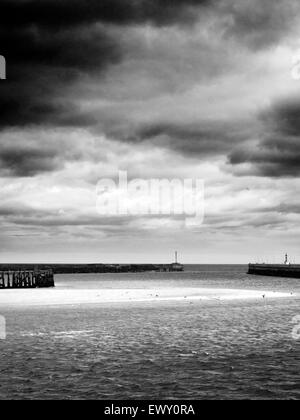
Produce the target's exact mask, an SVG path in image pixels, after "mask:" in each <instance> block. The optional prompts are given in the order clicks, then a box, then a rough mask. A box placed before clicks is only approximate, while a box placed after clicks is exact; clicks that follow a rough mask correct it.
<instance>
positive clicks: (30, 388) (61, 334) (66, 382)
mask: <svg viewBox="0 0 300 420" xmlns="http://www.w3.org/2000/svg"><path fill="white" fill-rule="evenodd" d="M188 270H189V271H186V272H185V273H178V274H173V273H147V274H136V275H133V274H127V275H126V274H125V275H123V274H120V275H110V274H106V275H80V276H79V275H77V276H58V277H57V279H56V283H57V287H58V288H62V289H74V288H76V289H78V288H80V289H86V288H89V289H93V288H94V289H96V288H99V287H100V288H106V289H109V288H117V289H119V288H122V289H124V288H134V289H136V288H149V289H153V288H157V289H159V288H162V287H163V288H166V287H170V288H172V287H193V288H194V287H216V288H217V287H220V288H223V287H228V288H240V289H261V290H263V289H266V290H272V291H284V292H294V293H300V280H295V279H275V278H268V277H250V276H247V275H245V270H246V268H245V267H243V266H223V267H220V266H202V267H189V268H188ZM4 292H5V291H4ZM1 293H2V292H1ZM16 293H17V291H16ZM299 304H300V301H299V299H298V298H291V299H290V298H287V299H280V300H269V301H267V302H264V301H263V299H262V300H261V301H235V302H219V301H213V302H200V301H199V302H198V301H194V302H193V303H191V302H186V301H185V302H147V303H145V302H144V303H133V302H130V303H122V304H120V303H119V304H102V305H97V306H95V305H94V306H93V305H85V306H83V305H79V306H59V307H48V308H39V307H35V308H26V309H25V308H24V309H20V308H19V309H15V310H12V309H9V308H0V314H1V315H3V316H5V317H6V320H7V330H8V331H7V332H8V336H7V340H5V341H4V340H0V350H1V353H2V354H1V359H0V375H1V378H0V399H7V398H9V399H19V398H22V399H45V398H46V399H47V398H49V399H50V398H61V399H74V398H76V399H94V398H97V399H130V398H136V399H154V398H160V399H165V398H170V399H177V398H185V399H189V398H192V399H205V398H209V399H214V398H223V399H229V398H239V399H240V398H264V399H266V398H267V399H271V398H279V399H281V398H284V399H285V398H289V399H299V397H300V352H299V344H300V342H299V341H295V340H294V339H293V338H292V329H293V327H294V325H293V323H292V319H293V317H294V316H296V315H300V305H299Z"/></svg>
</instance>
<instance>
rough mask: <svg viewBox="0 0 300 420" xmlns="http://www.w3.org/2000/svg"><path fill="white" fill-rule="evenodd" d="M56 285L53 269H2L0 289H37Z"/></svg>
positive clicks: (0, 272)
mask: <svg viewBox="0 0 300 420" xmlns="http://www.w3.org/2000/svg"><path fill="white" fill-rule="evenodd" d="M54 286H55V283H54V274H53V271H52V270H46V271H0V289H35V288H43V287H54Z"/></svg>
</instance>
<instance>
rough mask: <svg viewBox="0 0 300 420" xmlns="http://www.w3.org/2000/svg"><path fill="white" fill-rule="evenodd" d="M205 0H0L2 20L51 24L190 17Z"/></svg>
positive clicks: (163, 22)
mask: <svg viewBox="0 0 300 420" xmlns="http://www.w3.org/2000/svg"><path fill="white" fill-rule="evenodd" d="M210 3H212V2H211V1H209V0H101V1H98V0H89V4H88V5H87V3H86V1H85V0H60V1H53V0H43V2H42V3H41V2H40V1H38V0H22V1H20V0H17V1H13V0H4V1H2V3H1V16H2V18H1V20H0V22H1V23H2V22H3V23H9V24H13V25H14V24H15V25H22V24H24V23H27V22H32V23H38V24H42V25H46V26H51V27H59V26H64V27H65V26H73V25H82V24H86V23H95V22H104V23H113V24H118V25H128V24H137V23H145V22H146V23H147V22H150V23H153V24H156V25H166V24H174V23H184V22H187V21H188V22H191V21H194V20H195V19H196V18H197V17H196V16H195V9H196V11H197V9H199V7H200V6H202V5H207V4H210Z"/></svg>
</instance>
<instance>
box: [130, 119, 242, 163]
mask: <svg viewBox="0 0 300 420" xmlns="http://www.w3.org/2000/svg"><path fill="white" fill-rule="evenodd" d="M248 135H249V132H247V125H246V123H245V122H244V121H243V122H237V121H229V122H221V121H218V120H212V121H202V122H198V123H190V124H176V123H158V124H150V125H145V126H143V127H141V128H138V129H137V130H136V131H135V133H134V134H133V135H131V136H128V137H127V138H126V141H131V142H147V141H150V142H152V143H155V144H157V145H160V146H163V147H164V146H168V147H170V148H172V149H173V150H175V151H178V152H180V153H181V154H183V155H185V156H189V157H195V158H197V159H198V158H199V157H201V156H202V157H203V156H211V155H217V156H218V155H221V154H223V153H226V152H228V151H229V150H230V149H231V148H232V147H233V146H234V145H236V143H237V142H239V141H242V140H245V139H247V136H248Z"/></svg>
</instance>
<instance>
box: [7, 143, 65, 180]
mask: <svg viewBox="0 0 300 420" xmlns="http://www.w3.org/2000/svg"><path fill="white" fill-rule="evenodd" d="M61 166H62V161H61V159H60V158H59V156H58V154H57V153H56V152H55V151H54V150H49V149H48V150H47V149H46V150H43V149H41V148H32V147H26V146H25V145H24V147H22V146H20V145H19V146H18V147H11V146H7V147H4V148H3V147H1V149H0V174H1V175H2V176H16V177H30V176H34V175H36V174H38V173H42V172H49V171H52V170H55V169H59V168H60V167H61Z"/></svg>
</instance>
